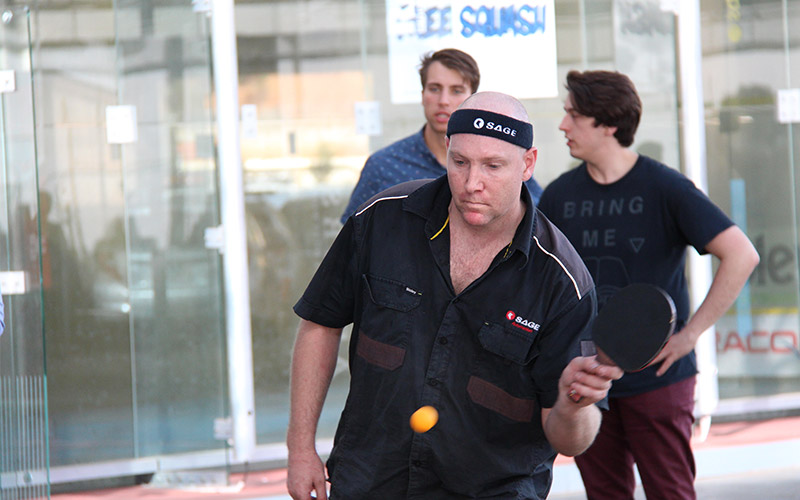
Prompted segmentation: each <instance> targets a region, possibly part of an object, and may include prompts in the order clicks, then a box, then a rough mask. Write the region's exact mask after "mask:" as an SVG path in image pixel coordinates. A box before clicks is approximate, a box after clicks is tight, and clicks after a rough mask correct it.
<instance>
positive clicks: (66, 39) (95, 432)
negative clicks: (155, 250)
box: [33, 2, 134, 467]
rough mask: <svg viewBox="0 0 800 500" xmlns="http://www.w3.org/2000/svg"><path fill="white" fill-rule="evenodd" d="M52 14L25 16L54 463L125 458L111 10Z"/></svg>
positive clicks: (125, 360) (122, 263) (127, 351)
mask: <svg viewBox="0 0 800 500" xmlns="http://www.w3.org/2000/svg"><path fill="white" fill-rule="evenodd" d="M61 7H63V8H57V7H56V6H53V5H40V6H39V8H38V9H35V10H34V11H33V18H34V19H35V22H34V23H33V25H34V27H35V28H36V29H35V31H34V38H35V40H36V43H35V44H34V45H35V47H36V51H35V53H34V59H33V60H34V72H35V81H36V82H37V87H36V91H37V95H39V96H41V97H40V99H39V100H38V101H37V102H40V103H41V105H40V106H37V118H39V120H38V125H39V127H38V136H37V137H38V139H39V140H38V148H39V160H40V172H41V175H40V189H41V195H40V196H41V200H42V214H43V216H42V218H43V224H42V232H43V236H44V238H45V240H46V241H47V245H46V248H47V252H48V259H49V261H50V271H49V273H50V275H51V278H50V279H47V280H45V282H50V283H51V285H49V287H50V289H51V291H50V293H49V297H48V296H46V297H45V315H46V317H47V318H53V320H52V321H50V320H48V321H47V324H46V325H45V334H46V338H47V345H48V346H49V348H48V350H47V367H48V374H49V378H48V404H49V410H50V411H49V416H50V432H51V434H50V437H51V439H50V444H51V446H50V452H51V464H52V466H54V467H58V466H64V465H74V464H80V463H85V462H92V461H104V460H112V459H120V458H126V457H132V456H134V439H133V414H132V409H131V407H132V399H133V395H132V394H133V393H132V390H133V389H132V375H131V373H132V370H131V363H132V358H131V342H130V329H129V321H130V317H129V316H130V300H129V297H128V294H129V291H128V283H127V273H128V270H127V269H128V263H127V259H126V252H125V244H126V243H125V239H124V232H123V231H122V229H123V228H124V226H123V225H122V223H121V221H123V220H124V204H123V202H124V198H123V189H122V186H123V183H122V157H121V152H120V147H119V146H116V145H110V144H108V142H107V140H106V127H105V121H106V120H105V114H106V108H107V107H108V106H111V105H115V104H117V95H116V92H117V89H116V76H115V74H116V64H115V54H116V52H115V47H114V43H113V40H114V39H113V34H114V15H113V10H112V8H111V3H110V2H108V5H107V6H105V8H104V7H103V6H89V5H76V4H72V5H69V6H64V5H62V6H61ZM90 20H91V21H90ZM79 26H80V28H78V27H79ZM76 33H80V34H81V35H80V37H79V36H78V35H77V34H76ZM46 288H47V285H46Z"/></svg>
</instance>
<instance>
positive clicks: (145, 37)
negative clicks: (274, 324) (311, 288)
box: [106, 0, 228, 486]
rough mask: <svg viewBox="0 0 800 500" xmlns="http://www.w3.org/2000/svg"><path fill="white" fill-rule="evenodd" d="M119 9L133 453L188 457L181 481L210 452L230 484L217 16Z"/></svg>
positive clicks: (130, 0)
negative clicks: (219, 231)
mask: <svg viewBox="0 0 800 500" xmlns="http://www.w3.org/2000/svg"><path fill="white" fill-rule="evenodd" d="M114 15H115V23H116V26H117V28H116V61H117V64H116V66H117V74H116V79H117V85H116V87H117V104H116V105H114V106H110V107H109V108H107V110H106V124H107V136H108V138H109V142H110V143H111V144H112V147H118V148H119V149H118V151H119V155H120V156H119V157H120V163H121V166H122V186H123V195H124V216H123V224H122V226H121V227H120V229H121V231H122V232H123V233H124V238H123V241H124V242H125V243H124V244H125V247H124V252H125V254H126V255H127V259H126V260H127V284H128V291H129V304H130V311H129V315H128V317H129V323H128V329H129V332H130V347H131V361H132V372H131V373H132V377H133V380H132V389H133V394H132V404H133V408H132V410H133V412H132V413H133V422H132V423H133V430H134V432H133V439H134V453H135V456H136V457H137V458H138V457H147V456H156V455H183V457H180V456H177V457H174V460H171V461H170V463H171V464H174V465H173V466H172V468H174V469H176V471H175V472H173V473H168V474H166V475H165V474H161V475H160V476H158V477H156V478H155V480H165V481H166V482H167V483H170V485H171V486H175V485H178V486H180V485H181V484H182V482H183V480H184V477H182V476H181V474H178V472H180V469H189V468H192V469H197V468H202V465H203V462H204V460H205V461H206V463H208V464H213V465H212V466H209V468H210V469H214V471H213V477H215V478H218V479H219V478H225V480H227V476H226V475H225V474H222V473H224V472H225V469H226V464H227V453H225V450H226V448H227V441H226V439H225V437H226V436H225V433H224V432H220V429H221V428H224V427H225V426H224V425H220V422H225V418H226V416H227V414H228V409H227V378H226V373H227V371H226V369H227V368H226V354H225V345H226V344H225V334H224V316H223V311H224V308H223V306H222V288H221V283H222V281H221V273H222V268H221V260H220V255H219V252H218V251H217V250H216V249H211V248H207V247H206V245H205V230H206V229H207V228H209V227H215V226H218V225H219V224H220V222H219V202H218V181H217V164H216V155H215V145H214V140H213V137H214V135H213V134H214V127H213V123H214V122H213V120H214V116H213V102H214V101H213V98H212V93H213V88H212V83H211V82H212V77H211V75H212V73H211V71H212V67H211V56H210V54H211V51H210V29H209V26H210V22H209V18H208V15H207V13H206V12H204V11H203V8H202V7H201V6H200V4H199V3H198V4H197V5H196V6H193V5H192V4H190V3H189V2H183V3H175V2H140V1H139V0H119V1H117V2H115V6H114ZM130 26H137V27H138V29H136V30H130V29H128V28H127V27H130ZM215 428H216V429H217V432H215ZM215 452H216V453H215ZM220 452H222V453H223V454H224V456H225V457H226V458H225V459H224V460H222V461H220V460H218V459H212V457H214V456H216V457H219V453H220ZM198 453H201V455H203V456H205V457H207V458H206V459H203V458H202V457H200V458H198ZM186 477H196V474H188V475H186ZM206 479H208V478H206ZM173 483H174V484H173Z"/></svg>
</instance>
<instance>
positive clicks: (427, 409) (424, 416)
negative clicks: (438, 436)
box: [408, 406, 439, 433]
mask: <svg viewBox="0 0 800 500" xmlns="http://www.w3.org/2000/svg"><path fill="white" fill-rule="evenodd" d="M438 421H439V412H438V411H436V408H434V407H433V406H423V407H422V408H420V409H419V410H417V411H415V412H414V413H413V414H412V415H411V418H410V419H409V421H408V423H409V425H411V428H412V429H413V430H414V432H420V433H422V432H428V431H429V430H430V429H431V427H433V426H434V425H436V422H438Z"/></svg>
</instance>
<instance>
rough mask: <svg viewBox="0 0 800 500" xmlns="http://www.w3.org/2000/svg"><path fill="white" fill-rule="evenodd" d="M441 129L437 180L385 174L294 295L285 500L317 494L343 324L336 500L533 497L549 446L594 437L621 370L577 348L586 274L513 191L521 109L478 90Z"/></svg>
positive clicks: (527, 135) (528, 161) (522, 149)
mask: <svg viewBox="0 0 800 500" xmlns="http://www.w3.org/2000/svg"><path fill="white" fill-rule="evenodd" d="M447 137H448V141H447V147H448V153H447V175H445V176H443V177H440V178H439V179H437V180H434V181H413V182H411V183H405V184H401V185H399V186H395V187H393V188H391V189H389V190H388V191H384V192H383V193H381V194H379V195H377V196H376V197H375V198H373V199H372V200H371V201H370V202H368V203H366V204H365V206H364V207H362V209H361V210H360V211H359V212H357V213H356V214H354V215H353V216H351V217H350V218H348V220H347V222H346V223H345V225H344V227H343V228H342V231H341V233H340V234H339V236H338V237H337V239H336V241H335V242H334V244H333V246H332V247H331V249H330V251H329V252H328V254H327V256H326V257H325V259H324V260H323V262H322V264H321V265H320V268H319V269H318V271H317V273H316V274H315V276H314V278H313V279H312V281H311V283H310V285H309V287H308V288H307V289H306V292H305V293H304V295H303V297H302V298H301V299H300V300H299V301H298V302H297V304H296V305H295V308H294V309H295V312H296V313H297V314H298V315H299V316H300V317H301V318H302V320H301V322H300V328H299V331H298V337H297V341H296V344H295V351H294V358H293V364H292V384H291V416H290V424H289V431H288V435H287V446H288V449H289V477H288V488H289V493H290V494H291V495H292V497H293V498H294V499H304V500H305V499H309V498H311V497H310V493H311V492H312V491H314V492H316V495H317V498H328V497H327V493H326V481H325V478H326V475H325V467H324V466H323V464H322V461H321V460H320V458H319V456H318V454H317V452H316V449H315V434H316V427H317V422H318V419H319V415H320V411H321V409H322V404H323V401H324V398H325V394H326V392H327V390H328V387H329V384H330V379H331V376H332V374H333V370H334V367H335V364H336V356H337V350H338V346H339V340H340V336H341V331H342V328H343V327H344V326H346V325H347V324H349V323H353V334H352V338H351V341H350V353H349V355H350V374H351V382H350V392H349V394H348V398H347V402H346V404H345V409H344V411H343V413H342V417H341V421H340V423H339V427H338V430H337V432H336V437H335V440H334V448H333V451H332V452H331V455H330V458H329V460H328V462H327V472H328V477H329V481H330V483H331V492H330V498H332V499H334V500H345V499H346V500H358V499H376V498H380V499H386V500H391V499H405V498H436V499H457V498H509V499H511V498H513V499H541V498H545V497H546V496H547V493H548V492H549V489H550V485H551V482H552V466H553V461H554V459H555V456H556V454H557V453H562V454H564V455H576V454H579V453H581V452H583V451H584V450H585V449H586V448H587V447H588V446H589V445H590V444H591V442H592V440H593V438H594V436H595V434H596V432H597V430H598V428H599V425H600V410H599V409H598V408H597V406H596V405H595V403H597V402H600V401H602V400H604V398H605V397H606V394H607V391H608V388H609V387H610V385H611V381H612V380H614V379H618V378H619V377H621V376H622V372H621V370H619V369H618V368H616V367H611V366H604V365H600V364H598V363H597V361H596V359H595V358H594V357H580V356H579V354H580V344H581V342H582V341H587V340H589V339H590V331H589V329H590V326H591V322H592V319H593V317H594V314H595V309H596V300H597V299H596V295H595V290H594V284H593V282H592V280H591V277H590V275H589V273H588V271H587V270H586V268H585V266H584V265H583V263H582V261H581V259H580V257H579V256H578V254H577V253H576V252H575V250H574V249H573V248H572V246H571V245H570V243H569V242H568V241H567V240H566V238H564V236H563V235H562V234H561V232H560V231H559V230H558V229H556V227H555V226H553V225H552V224H550V222H549V221H547V219H545V218H544V217H542V216H541V215H539V214H538V213H537V210H536V209H535V208H534V206H533V203H532V201H531V196H530V193H529V192H528V190H527V189H523V183H524V181H526V180H527V179H529V178H530V177H531V175H532V174H533V169H534V165H535V163H536V156H537V150H536V148H535V147H533V128H532V126H531V124H530V122H529V120H528V117H527V113H526V111H525V108H524V107H523V106H522V104H521V103H520V102H519V101H517V100H516V99H514V98H512V97H510V96H507V95H504V94H498V93H489V92H487V93H479V94H475V95H474V96H472V97H470V98H469V99H467V100H466V101H465V102H464V104H462V106H461V107H460V108H459V110H457V111H456V112H455V113H453V115H452V116H451V117H450V121H449V123H448V128H447ZM570 394H572V397H573V398H574V399H571V398H570ZM581 397H582V399H581ZM574 400H579V402H578V403H575V402H574ZM423 405H430V406H433V407H434V408H436V409H438V411H439V416H440V418H439V422H438V424H437V425H436V426H435V427H433V429H431V430H430V431H428V432H426V433H421V434H415V433H414V432H413V431H412V430H411V429H410V428H409V425H408V419H409V416H410V415H411V414H412V413H413V412H414V411H415V410H416V409H417V408H419V407H421V406H423Z"/></svg>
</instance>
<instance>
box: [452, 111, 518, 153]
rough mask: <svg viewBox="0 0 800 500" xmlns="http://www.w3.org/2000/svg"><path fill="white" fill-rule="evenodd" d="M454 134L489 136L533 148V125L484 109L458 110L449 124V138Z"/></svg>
mask: <svg viewBox="0 0 800 500" xmlns="http://www.w3.org/2000/svg"><path fill="white" fill-rule="evenodd" d="M453 134H478V135H488V136H489V137H494V138H495V139H500V140H503V141H506V142H510V143H511V144H515V145H517V146H521V147H523V148H525V149H530V148H531V147H532V146H533V125H531V124H530V123H526V122H523V121H520V120H517V119H516V118H511V117H510V116H506V115H501V114H499V113H492V112H491V111H486V110H483V109H457V110H456V111H455V112H454V113H453V114H452V115H450V120H449V121H448V122H447V137H450V136H451V135H453Z"/></svg>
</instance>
